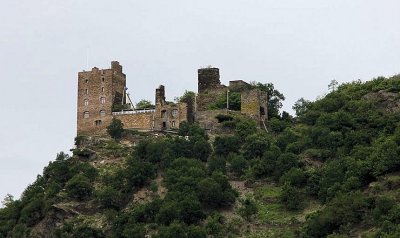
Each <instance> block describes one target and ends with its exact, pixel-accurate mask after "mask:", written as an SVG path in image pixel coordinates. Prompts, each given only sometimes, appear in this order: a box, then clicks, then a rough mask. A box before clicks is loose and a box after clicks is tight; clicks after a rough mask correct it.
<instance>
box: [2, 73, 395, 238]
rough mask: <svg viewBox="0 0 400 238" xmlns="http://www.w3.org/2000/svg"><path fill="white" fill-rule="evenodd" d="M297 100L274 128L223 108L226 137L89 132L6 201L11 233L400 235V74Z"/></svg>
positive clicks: (197, 131)
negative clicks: (292, 111)
mask: <svg viewBox="0 0 400 238" xmlns="http://www.w3.org/2000/svg"><path fill="white" fill-rule="evenodd" d="M277 94H278V95H279V92H278V93H277ZM280 96H281V97H280V99H279V98H278V99H277V98H275V99H276V100H277V101H275V103H276V104H275V105H278V104H279V100H281V99H282V98H283V95H280ZM270 100H272V102H273V100H274V98H272V99H271V98H270ZM269 105H271V102H269ZM272 105H274V104H272ZM274 109H276V108H274ZM294 109H295V110H296V117H292V116H290V115H289V114H288V113H285V112H284V113H282V114H281V115H278V113H276V114H272V115H270V120H269V123H268V132H265V131H264V130H260V129H257V128H256V125H255V123H254V122H252V121H251V120H248V119H246V118H244V117H241V116H238V115H234V116H229V115H228V116H226V115H225V116H222V115H220V116H219V119H218V120H219V121H220V123H221V127H222V128H224V131H225V132H226V133H224V134H223V135H207V134H206V133H205V131H204V130H202V129H201V128H200V127H199V126H198V125H196V124H192V125H189V124H183V125H182V126H181V127H180V129H179V131H177V134H162V133H140V132H137V131H124V132H123V134H122V137H121V138H119V137H118V138H117V139H113V138H111V137H77V138H76V148H74V149H72V156H68V155H67V154H65V153H62V152H61V153H59V154H58V155H57V158H56V159H55V161H53V162H50V163H49V165H48V166H47V167H45V168H44V170H43V174H42V175H39V176H38V177H37V179H36V181H35V182H34V183H32V184H31V185H30V186H28V187H27V188H26V190H25V191H24V193H23V195H22V196H21V199H18V200H14V199H13V198H12V197H7V198H6V199H5V200H4V201H3V203H4V205H5V207H4V208H2V209H0V238H1V237H145V236H147V237H254V238H255V237H330V238H333V237H386V238H387V237H400V225H399V224H400V205H399V202H400V124H399V122H400V76H395V77H392V78H383V77H379V78H376V79H373V80H371V81H368V82H365V83H362V82H360V81H354V82H351V83H345V84H342V85H340V86H339V87H338V88H336V89H334V90H332V91H331V92H330V93H329V94H327V95H326V96H325V97H323V98H321V99H318V100H316V101H314V102H310V101H307V100H304V99H301V100H299V101H298V102H297V103H296V104H295V105H294ZM271 111H274V110H271ZM275 111H277V110H275Z"/></svg>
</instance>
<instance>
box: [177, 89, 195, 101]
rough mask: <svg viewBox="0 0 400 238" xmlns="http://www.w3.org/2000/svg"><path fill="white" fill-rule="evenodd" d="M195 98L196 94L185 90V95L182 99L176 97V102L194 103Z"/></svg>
mask: <svg viewBox="0 0 400 238" xmlns="http://www.w3.org/2000/svg"><path fill="white" fill-rule="evenodd" d="M195 96H196V93H195V92H193V91H187V90H185V93H184V94H183V95H182V96H180V97H175V98H174V101H176V102H185V103H189V102H190V101H194V97H195Z"/></svg>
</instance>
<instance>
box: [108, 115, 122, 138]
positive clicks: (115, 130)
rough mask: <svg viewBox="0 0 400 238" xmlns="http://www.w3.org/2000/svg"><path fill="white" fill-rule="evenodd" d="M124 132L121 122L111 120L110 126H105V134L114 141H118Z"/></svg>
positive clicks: (114, 119)
mask: <svg viewBox="0 0 400 238" xmlns="http://www.w3.org/2000/svg"><path fill="white" fill-rule="evenodd" d="M123 132H124V124H123V123H122V122H121V120H119V119H116V118H113V119H112V121H111V123H110V125H109V126H107V133H108V134H109V135H110V136H111V137H112V138H114V139H116V140H118V139H120V138H121V137H122V133H123Z"/></svg>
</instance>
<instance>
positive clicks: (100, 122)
mask: <svg viewBox="0 0 400 238" xmlns="http://www.w3.org/2000/svg"><path fill="white" fill-rule="evenodd" d="M94 123H95V124H96V126H101V124H103V122H102V121H101V120H96V121H95V122H94Z"/></svg>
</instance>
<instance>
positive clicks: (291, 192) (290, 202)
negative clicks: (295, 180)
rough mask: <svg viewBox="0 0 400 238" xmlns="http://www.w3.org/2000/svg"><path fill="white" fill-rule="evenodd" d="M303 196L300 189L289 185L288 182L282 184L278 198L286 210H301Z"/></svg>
mask: <svg viewBox="0 0 400 238" xmlns="http://www.w3.org/2000/svg"><path fill="white" fill-rule="evenodd" d="M304 199H305V196H304V194H303V192H302V190H300V189H298V188H296V187H293V186H291V185H290V184H287V183H286V184H284V185H283V187H282V191H281V194H280V196H279V200H280V201H281V203H283V205H284V206H285V207H286V209H288V210H301V209H303V208H304Z"/></svg>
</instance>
